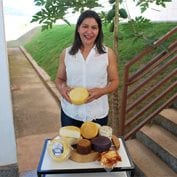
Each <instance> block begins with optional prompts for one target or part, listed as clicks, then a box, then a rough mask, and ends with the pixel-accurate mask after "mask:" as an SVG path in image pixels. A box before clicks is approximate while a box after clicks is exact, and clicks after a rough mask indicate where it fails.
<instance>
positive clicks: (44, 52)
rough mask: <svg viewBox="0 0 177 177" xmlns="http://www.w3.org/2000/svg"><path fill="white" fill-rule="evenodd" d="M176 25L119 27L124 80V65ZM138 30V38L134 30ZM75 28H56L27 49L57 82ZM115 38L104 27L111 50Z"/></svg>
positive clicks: (38, 34)
mask: <svg viewBox="0 0 177 177" xmlns="http://www.w3.org/2000/svg"><path fill="white" fill-rule="evenodd" d="M174 26H176V23H152V24H141V25H137V26H132V25H131V24H121V25H120V26H119V42H118V45H119V51H118V52H119V66H118V67H119V71H120V78H122V71H123V66H124V64H125V63H126V62H127V61H128V60H130V59H131V58H132V57H133V56H135V55H136V54H137V53H138V52H139V51H141V50H142V49H143V48H144V47H145V46H146V45H150V44H151V43H152V42H153V41H155V40H157V39H158V38H159V37H161V36H163V35H164V34H165V33H167V32H168V31H169V30H170V29H172V28H173V27H174ZM134 29H136V34H135V33H134V32H133V30H134ZM73 34H74V25H72V26H67V25H57V26H54V27H53V29H51V30H48V31H44V32H41V33H37V34H36V35H35V36H34V37H33V38H32V39H31V41H29V42H27V43H26V44H25V45H24V47H25V48H26V49H27V51H28V52H29V53H30V54H31V55H32V57H33V58H34V59H35V60H36V61H37V63H38V64H39V65H40V66H41V67H42V68H43V69H44V70H45V71H46V72H47V73H48V74H49V75H50V76H51V78H52V80H54V79H55V75H56V71H57V67H58V64H59V55H60V53H61V51H62V50H63V49H64V48H66V47H67V46H69V45H70V44H71V43H72V40H73ZM112 41H113V34H112V33H110V32H109V27H108V26H104V42H105V44H106V45H108V46H109V47H112Z"/></svg>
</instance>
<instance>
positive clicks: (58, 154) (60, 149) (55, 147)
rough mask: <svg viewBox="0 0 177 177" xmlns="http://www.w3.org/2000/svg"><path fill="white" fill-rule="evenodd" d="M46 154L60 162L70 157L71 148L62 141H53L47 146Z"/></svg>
mask: <svg viewBox="0 0 177 177" xmlns="http://www.w3.org/2000/svg"><path fill="white" fill-rule="evenodd" d="M48 152H49V155H50V157H51V158H52V159H53V160H55V161H57V162H62V161H64V160H67V159H68V158H69V157H70V153H71V148H70V146H69V145H68V144H67V143H66V142H64V141H63V140H61V139H53V140H51V142H50V144H49V146H48Z"/></svg>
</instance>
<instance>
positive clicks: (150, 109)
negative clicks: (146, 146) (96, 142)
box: [119, 27, 177, 139]
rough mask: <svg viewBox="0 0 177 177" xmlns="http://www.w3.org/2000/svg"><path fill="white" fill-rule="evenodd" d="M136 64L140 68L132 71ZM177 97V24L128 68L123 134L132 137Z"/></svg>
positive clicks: (123, 108) (121, 128)
mask: <svg viewBox="0 0 177 177" xmlns="http://www.w3.org/2000/svg"><path fill="white" fill-rule="evenodd" d="M175 36H176V37H175ZM133 65H134V66H135V67H133V68H136V71H132V70H131V69H132V66H133ZM175 99H177V27H175V28H173V29H172V30H171V31H169V32H168V33H167V34H166V35H164V36H163V37H162V38H160V39H159V40H157V41H155V42H154V43H153V44H152V45H151V46H148V47H147V48H145V49H144V50H143V51H142V52H141V53H139V54H138V55H137V56H135V57H134V58H133V59H132V60H130V61H129V62H128V63H127V64H126V65H125V68H124V81H123V91H122V98H121V108H120V122H119V134H120V135H122V136H124V137H125V139H128V138H130V137H132V136H133V135H135V133H136V132H137V131H138V130H139V129H140V128H141V127H143V126H144V125H145V124H146V123H147V122H149V121H150V120H151V119H152V118H154V116H155V115H157V114H158V113H159V112H160V111H162V110H163V109H164V108H166V107H168V106H169V105H170V104H171V103H172V102H174V101H175Z"/></svg>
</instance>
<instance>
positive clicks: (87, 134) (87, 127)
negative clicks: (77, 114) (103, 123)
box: [80, 121, 99, 139]
mask: <svg viewBox="0 0 177 177" xmlns="http://www.w3.org/2000/svg"><path fill="white" fill-rule="evenodd" d="M80 130H81V135H82V136H83V137H84V138H86V139H92V138H94V137H96V136H97V135H98V131H99V125H98V124H97V123H94V122H90V121H86V122H84V123H83V124H82V125H81V128H80Z"/></svg>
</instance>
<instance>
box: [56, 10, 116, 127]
mask: <svg viewBox="0 0 177 177" xmlns="http://www.w3.org/2000/svg"><path fill="white" fill-rule="evenodd" d="M118 83H119V80H118V72H117V63H116V56H115V54H114V52H113V50H112V49H110V48H108V47H106V46H104V45H103V31H102V23H101V19H100V17H99V16H98V14H97V13H96V12H94V11H92V10H87V11H85V12H83V13H82V14H81V15H80V17H79V18H78V21H77V24H76V29H75V36H74V42H73V44H72V46H71V47H68V48H66V49H65V50H64V51H63V52H62V54H61V57H60V64H59V68H58V72H57V77H56V86H57V88H58V90H59V92H60V94H61V96H62V99H61V126H66V125H75V126H78V127H80V126H81V124H82V123H83V122H84V121H94V122H97V123H99V124H101V125H106V124H107V122H108V113H109V105H108V94H109V93H111V92H113V91H116V90H117V87H118ZM75 87H85V88H87V89H88V92H89V98H88V100H87V102H86V103H85V104H82V105H74V104H71V100H70V98H69V95H68V94H69V91H70V90H71V89H72V88H75Z"/></svg>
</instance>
